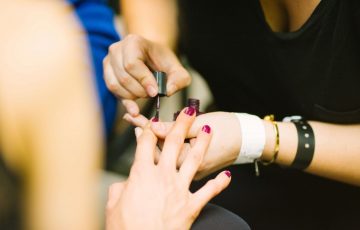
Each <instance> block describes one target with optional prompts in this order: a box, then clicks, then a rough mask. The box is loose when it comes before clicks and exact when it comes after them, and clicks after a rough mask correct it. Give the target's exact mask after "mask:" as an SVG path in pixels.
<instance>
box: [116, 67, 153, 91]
mask: <svg viewBox="0 0 360 230" xmlns="http://www.w3.org/2000/svg"><path fill="white" fill-rule="evenodd" d="M114 73H115V76H116V78H117V79H118V81H119V83H120V85H121V86H122V87H124V88H125V89H126V90H127V91H129V92H130V93H132V94H133V95H135V96H136V97H138V98H144V97H147V93H146V92H145V89H144V88H143V87H142V86H141V85H140V84H139V82H138V81H137V80H136V79H135V78H133V77H132V76H131V75H129V74H128V73H127V72H125V70H122V69H121V68H120V67H117V68H115V69H114Z"/></svg>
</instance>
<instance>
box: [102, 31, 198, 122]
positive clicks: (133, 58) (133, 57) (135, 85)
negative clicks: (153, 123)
mask: <svg viewBox="0 0 360 230" xmlns="http://www.w3.org/2000/svg"><path fill="white" fill-rule="evenodd" d="M103 65H104V79H105V82H106V86H107V87H108V89H109V90H110V91H111V92H112V93H113V94H114V95H116V96H117V97H119V98H121V99H124V100H123V104H125V105H126V108H127V109H128V110H127V111H128V113H130V114H131V115H132V116H136V115H138V114H139V108H138V105H137V104H136V103H135V102H134V101H133V100H135V99H138V98H145V97H149V96H150V97H154V96H156V95H157V93H158V87H157V83H156V80H155V78H154V76H153V74H152V72H151V70H157V71H163V72H165V73H166V74H167V95H168V96H171V95H172V94H174V93H175V92H176V91H178V90H180V89H182V88H184V87H186V86H188V85H189V84H190V82H191V78H190V75H189V73H188V72H187V71H186V69H185V68H184V67H183V66H182V65H181V63H180V62H179V60H178V58H177V57H176V55H175V54H174V52H173V51H172V50H171V49H170V48H168V47H166V46H163V45H160V44H157V43H154V42H151V41H149V40H146V39H144V38H143V37H141V36H138V35H128V36H126V37H125V38H124V39H123V40H121V41H119V42H117V43H114V44H112V45H111V46H110V48H109V54H108V55H107V56H106V57H105V59H104V61H103Z"/></svg>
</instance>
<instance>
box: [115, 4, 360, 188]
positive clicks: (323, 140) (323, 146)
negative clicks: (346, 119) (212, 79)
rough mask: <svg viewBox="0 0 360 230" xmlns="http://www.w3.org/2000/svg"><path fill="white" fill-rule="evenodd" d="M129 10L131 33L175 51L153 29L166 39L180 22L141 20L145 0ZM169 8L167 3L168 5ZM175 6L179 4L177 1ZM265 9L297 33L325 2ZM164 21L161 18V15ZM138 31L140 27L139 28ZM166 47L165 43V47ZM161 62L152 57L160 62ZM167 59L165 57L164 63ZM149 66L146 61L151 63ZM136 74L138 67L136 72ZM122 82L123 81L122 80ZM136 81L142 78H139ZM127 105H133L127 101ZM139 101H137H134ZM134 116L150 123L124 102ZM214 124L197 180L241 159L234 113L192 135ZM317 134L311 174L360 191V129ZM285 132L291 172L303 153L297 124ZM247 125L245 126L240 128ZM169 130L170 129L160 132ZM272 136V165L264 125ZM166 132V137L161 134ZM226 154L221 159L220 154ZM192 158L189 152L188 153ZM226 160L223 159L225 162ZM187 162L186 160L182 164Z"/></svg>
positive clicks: (275, 24)
mask: <svg viewBox="0 0 360 230" xmlns="http://www.w3.org/2000/svg"><path fill="white" fill-rule="evenodd" d="M122 2H123V4H124V5H126V6H127V7H126V8H125V11H128V12H125V22H126V23H127V28H128V31H129V32H130V33H133V32H135V33H138V34H139V35H143V36H144V37H145V38H148V39H151V40H152V41H153V42H154V43H156V42H161V43H162V44H167V45H168V46H169V47H172V44H173V42H174V40H176V39H174V38H173V37H174V34H170V35H169V34H161V36H162V38H161V40H160V39H158V38H156V37H155V36H150V33H149V32H148V30H149V28H151V29H152V30H153V32H152V33H151V34H160V33H157V31H162V30H164V28H170V26H172V25H174V24H176V23H174V20H175V21H176V17H175V18H174V17H173V16H171V17H168V18H163V20H158V22H161V24H160V25H159V24H154V25H153V24H151V23H152V21H151V20H148V19H149V17H151V16H149V15H148V14H150V15H151V14H152V12H151V13H147V12H143V14H140V15H141V16H139V14H137V11H138V10H139V9H138V8H137V7H136V6H138V4H139V2H144V1H140V0H123V1H122ZM165 2H167V3H165ZM171 2H175V0H173V1H171ZM146 3H147V4H150V5H152V6H153V7H154V8H156V9H158V10H159V11H166V10H169V11H170V12H173V11H174V10H173V9H172V8H167V7H169V6H173V5H172V4H171V3H169V1H165V0H152V1H151V0H148V1H146ZM260 3H261V6H262V8H263V12H264V15H265V18H266V20H267V23H268V25H269V26H270V28H271V29H272V30H273V31H274V32H292V31H296V30H298V29H300V28H301V26H302V25H303V24H304V23H305V22H306V21H307V19H308V18H309V17H310V15H311V14H312V12H313V11H314V10H315V8H316V6H317V5H318V4H319V3H320V0H311V1H308V0H296V1H294V0H260ZM160 15H161V14H160ZM134 25H136V26H134ZM164 41H165V42H164ZM155 58H157V57H152V60H154V59H155ZM160 58H162V57H159V59H160ZM146 61H147V60H145V63H146ZM134 68H135V67H134ZM117 77H120V76H117ZM134 78H136V76H134ZM123 98H124V99H128V98H126V97H123ZM131 99H134V98H131ZM123 101H124V102H123V104H124V106H125V107H126V109H127V111H128V114H126V115H125V116H124V118H125V120H127V121H129V122H131V123H133V124H135V125H138V126H142V125H143V123H144V122H145V119H146V118H144V117H142V116H141V115H139V112H138V111H139V109H138V106H137V104H136V103H135V102H134V101H133V100H123ZM203 123H208V124H211V125H212V126H214V127H216V130H217V131H216V132H219V133H214V138H213V139H212V142H211V143H210V147H209V150H208V154H207V155H206V157H205V159H204V162H203V164H202V165H201V166H200V168H199V171H198V174H197V177H198V178H201V177H203V176H205V175H208V174H209V173H211V172H213V171H215V170H217V169H219V168H222V167H225V166H228V165H230V164H231V163H232V162H233V161H234V160H235V159H236V157H237V154H238V153H239V150H240V147H241V132H240V126H239V124H238V121H237V120H236V119H235V118H234V115H232V114H231V113H224V112H217V113H210V114H205V115H201V116H199V117H198V118H196V121H195V122H194V125H193V128H191V129H190V130H198V129H199V127H200V126H201V124H203ZM309 123H310V124H311V126H312V128H313V130H314V133H315V140H316V146H315V154H314V159H313V161H312V162H311V165H310V166H309V168H308V169H306V170H305V171H306V172H308V173H312V174H316V175H319V176H323V177H326V178H330V179H334V180H338V181H342V182H345V183H350V184H354V185H360V171H359V170H358V169H357V168H358V166H359V165H360V152H359V149H360V144H359V142H358V140H359V138H360V126H359V125H357V124H354V125H337V124H330V123H323V122H316V121H310V122H309ZM278 124H279V132H280V151H279V156H278V159H277V161H276V163H278V164H280V165H285V166H288V165H290V164H291V163H292V161H293V160H294V157H295V153H296V148H297V132H296V129H295V126H294V125H293V124H291V123H283V122H278ZM240 125H241V124H240ZM158 126H165V127H162V128H161V127H158ZM166 126H171V124H169V123H165V124H162V123H158V124H153V127H152V128H153V130H154V132H155V133H156V134H157V135H159V137H165V136H166V133H167V132H166V130H167V128H166ZM264 127H265V130H266V145H265V150H264V152H263V154H262V156H261V159H265V160H269V159H271V158H272V154H273V150H274V146H275V134H274V131H273V127H272V124H271V123H269V122H266V121H264ZM161 130H162V131H161ZM192 134H193V133H192V132H190V133H189V136H188V137H189V138H191V137H193V135H192ZM219 152H221V154H218V153H219ZM183 154H185V155H186V151H185V152H184V153H183ZM219 155H220V156H219ZM180 159H181V158H180Z"/></svg>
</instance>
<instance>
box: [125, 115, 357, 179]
mask: <svg viewBox="0 0 360 230" xmlns="http://www.w3.org/2000/svg"><path fill="white" fill-rule="evenodd" d="M124 118H125V119H126V120H127V121H128V122H130V123H132V124H134V125H136V126H140V127H142V126H144V124H145V122H146V120H147V119H146V118H145V117H143V116H142V115H138V116H131V115H130V114H126V115H125V116H124ZM263 123H264V127H265V132H266V144H265V148H264V151H263V154H262V156H261V159H262V160H270V159H271V158H272V156H273V152H274V147H275V140H276V137H275V133H274V131H273V126H272V124H271V123H270V122H269V121H263ZM309 123H310V125H311V126H312V128H313V131H314V135H315V152H314V158H313V160H312V162H311V164H310V166H309V167H308V168H307V169H306V170H305V171H306V172H308V173H312V174H315V175H319V176H322V177H326V178H329V179H333V180H338V181H341V182H345V183H350V184H353V185H357V186H360V170H359V165H360V142H359V140H360V125H359V124H354V125H336V124H330V123H323V122H315V121H311V122H309ZM204 124H211V126H212V127H213V128H214V134H213V138H212V140H211V143H210V145H209V148H208V151H207V154H206V157H205V158H204V160H203V162H202V164H201V166H200V167H199V169H198V173H197V178H202V177H204V176H206V175H209V174H210V173H212V172H215V171H217V170H219V169H221V168H224V167H226V166H229V165H231V164H232V163H233V162H234V161H235V160H236V158H237V157H238V154H239V152H240V148H241V144H242V143H241V140H242V136H241V135H242V134H241V131H240V130H241V129H240V125H241V124H240V125H239V122H238V120H237V118H236V116H235V115H234V114H233V113H228V112H214V113H207V114H203V115H200V116H198V117H197V118H196V119H195V122H194V124H193V125H192V127H191V129H190V131H189V134H188V137H187V138H194V137H195V134H196V132H197V131H198V130H199V129H200V128H201V127H202V125H204ZM172 125H173V123H172V122H165V123H164V122H153V123H152V129H153V130H154V132H155V133H156V135H158V136H159V137H160V138H164V137H166V135H167V133H168V132H169V129H170V128H171V127H172ZM278 126H279V134H280V135H279V138H280V150H279V154H278V157H277V160H276V162H275V163H278V164H280V165H284V166H290V165H291V164H292V162H293V160H294V158H295V154H296V150H297V141H298V136H297V131H296V128H295V126H294V124H292V123H288V122H278ZM219 153H221V154H219ZM186 155H187V152H186V151H184V152H183V153H182V156H181V157H180V161H179V162H178V164H179V165H180V164H181V161H182V159H183V158H184V156H186Z"/></svg>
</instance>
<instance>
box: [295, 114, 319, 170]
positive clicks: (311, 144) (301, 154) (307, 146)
mask: <svg viewBox="0 0 360 230" xmlns="http://www.w3.org/2000/svg"><path fill="white" fill-rule="evenodd" d="M292 122H293V123H294V125H295V127H296V130H297V133H298V146H297V151H296V155H295V159H294V161H293V163H292V164H291V166H290V167H292V168H296V169H300V170H304V169H306V168H307V167H309V165H310V164H311V161H312V159H313V156H314V150H315V135H314V131H313V129H312V128H311V126H310V125H309V123H307V122H306V121H305V120H303V119H298V120H292Z"/></svg>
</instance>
